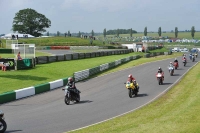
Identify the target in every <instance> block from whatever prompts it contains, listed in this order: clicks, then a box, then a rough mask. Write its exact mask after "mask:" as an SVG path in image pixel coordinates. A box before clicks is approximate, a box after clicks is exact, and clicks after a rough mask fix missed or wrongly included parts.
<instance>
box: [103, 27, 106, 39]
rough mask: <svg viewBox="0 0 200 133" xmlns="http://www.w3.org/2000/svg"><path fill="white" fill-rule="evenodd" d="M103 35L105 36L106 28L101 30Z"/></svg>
mask: <svg viewBox="0 0 200 133" xmlns="http://www.w3.org/2000/svg"><path fill="white" fill-rule="evenodd" d="M103 36H104V37H106V28H105V29H104V30H103Z"/></svg>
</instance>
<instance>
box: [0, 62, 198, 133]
mask: <svg viewBox="0 0 200 133" xmlns="http://www.w3.org/2000/svg"><path fill="white" fill-rule="evenodd" d="M197 59H198V58H197ZM173 60H174V59H167V60H162V61H158V62H153V63H147V64H145V65H140V66H137V67H133V68H130V69H126V70H123V71H118V72H115V73H111V74H108V75H104V76H100V77H97V78H93V79H89V80H87V81H83V82H79V83H77V84H76V85H77V88H78V89H79V90H80V91H81V92H82V93H81V102H80V103H78V104H73V103H72V104H71V105H65V103H64V92H63V91H62V90H61V89H56V90H53V91H50V92H46V93H42V94H39V95H36V96H32V97H28V98H24V99H21V100H17V101H14V102H10V103H7V104H3V105H1V106H0V109H1V110H2V111H3V112H5V117H6V122H7V124H8V128H7V131H6V133H11V132H16V133H62V132H65V131H70V130H73V129H77V128H81V127H84V126H88V125H90V124H94V123H97V122H100V121H103V120H106V119H109V118H112V117H115V116H117V115H120V114H123V113H125V112H128V111H130V110H133V109H135V108H138V107H140V106H141V105H144V104H145V103H147V102H149V101H150V100H152V99H154V98H155V97H156V96H158V95H159V94H160V93H162V92H163V91H165V90H166V89H167V88H168V87H169V86H171V85H172V84H173V83H174V82H175V81H176V80H177V79H179V78H180V77H181V76H182V75H183V74H184V73H185V72H186V71H187V70H188V69H189V68H190V67H191V66H193V65H194V64H196V63H197V62H196V61H195V62H191V61H188V63H187V65H186V67H184V66H183V64H182V62H180V61H181V58H178V60H179V69H178V70H175V74H174V76H170V75H169V73H168V68H167V66H168V64H169V62H170V61H173ZM159 66H160V67H162V68H163V70H164V72H165V81H164V85H158V83H157V80H156V77H155V73H156V71H157V69H158V67H159ZM129 74H133V76H134V77H135V78H136V80H137V82H138V83H139V85H140V92H139V94H138V96H137V97H135V98H129V97H128V90H126V88H125V85H124V84H123V83H124V82H125V81H126V80H127V76H128V75H129Z"/></svg>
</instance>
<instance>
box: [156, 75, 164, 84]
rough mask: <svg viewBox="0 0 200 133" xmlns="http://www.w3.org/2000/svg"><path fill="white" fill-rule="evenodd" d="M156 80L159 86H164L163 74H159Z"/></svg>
mask: <svg viewBox="0 0 200 133" xmlns="http://www.w3.org/2000/svg"><path fill="white" fill-rule="evenodd" d="M156 78H157V80H158V84H159V85H162V84H163V75H162V74H161V73H157V74H156Z"/></svg>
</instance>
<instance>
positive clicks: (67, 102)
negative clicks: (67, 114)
mask: <svg viewBox="0 0 200 133" xmlns="http://www.w3.org/2000/svg"><path fill="white" fill-rule="evenodd" d="M64 101H65V104H67V105H69V104H70V97H69V96H68V95H67V96H65V99H64Z"/></svg>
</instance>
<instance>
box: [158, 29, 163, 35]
mask: <svg viewBox="0 0 200 133" xmlns="http://www.w3.org/2000/svg"><path fill="white" fill-rule="evenodd" d="M161 34H162V31H161V27H159V28H158V35H159V36H161Z"/></svg>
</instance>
